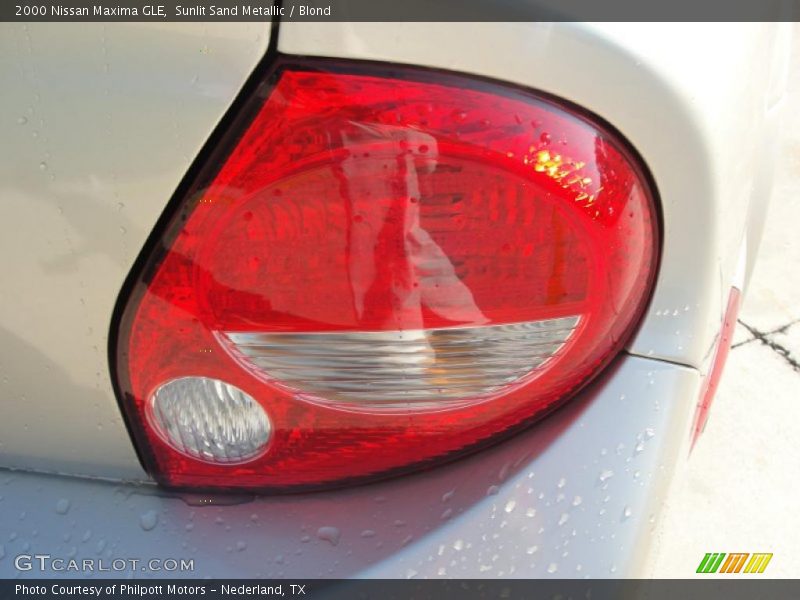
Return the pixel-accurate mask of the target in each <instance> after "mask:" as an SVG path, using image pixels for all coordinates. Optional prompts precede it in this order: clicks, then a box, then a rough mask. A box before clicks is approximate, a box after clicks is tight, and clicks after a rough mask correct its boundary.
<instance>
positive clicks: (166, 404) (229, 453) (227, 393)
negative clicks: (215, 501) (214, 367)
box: [148, 377, 272, 464]
mask: <svg viewBox="0 0 800 600" xmlns="http://www.w3.org/2000/svg"><path fill="white" fill-rule="evenodd" d="M148 417H149V418H150V420H151V422H152V424H153V426H154V427H155V429H156V431H157V432H158V433H159V435H160V436H161V437H162V438H163V439H164V441H165V442H167V443H168V444H169V445H170V446H172V447H173V448H174V449H175V450H177V451H178V452H181V453H182V454H185V455H186V456H190V457H192V458H196V459H198V460H202V461H205V462H208V463H215V464H234V463H241V462H246V461H248V460H251V459H253V458H256V457H257V456H259V455H260V454H262V453H263V451H264V449H265V448H266V445H267V442H268V441H269V437H270V433H271V430H272V427H271V425H270V422H269V418H268V417H267V415H266V413H265V412H264V409H263V408H261V405H259V404H258V402H256V401H255V400H253V398H251V397H250V396H249V395H248V394H246V393H244V392H243V391H242V390H240V389H239V388H237V387H234V386H232V385H230V384H228V383H225V382H224V381H220V380H219V379H209V378H207V377H182V378H180V379H173V380H172V381H169V382H167V383H165V384H163V385H161V386H160V387H159V388H158V389H157V390H156V391H155V393H154V394H153V395H152V397H151V399H150V411H149V414H148Z"/></svg>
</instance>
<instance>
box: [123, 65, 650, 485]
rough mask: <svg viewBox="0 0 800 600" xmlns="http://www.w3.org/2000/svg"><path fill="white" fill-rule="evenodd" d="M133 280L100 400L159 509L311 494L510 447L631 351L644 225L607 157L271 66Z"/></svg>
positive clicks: (383, 78) (371, 79)
mask: <svg viewBox="0 0 800 600" xmlns="http://www.w3.org/2000/svg"><path fill="white" fill-rule="evenodd" d="M159 241H160V248H161V250H160V251H154V252H152V253H151V255H150V256H148V257H146V260H145V261H144V264H143V268H142V270H141V273H140V274H139V278H138V280H137V282H136V284H135V285H134V288H133V292H132V293H131V295H130V298H129V299H128V301H127V304H126V306H125V308H124V312H123V316H122V319H121V324H120V336H119V345H118V348H117V351H118V354H117V369H118V377H119V387H120V391H121V393H122V395H123V402H124V405H125V409H126V411H127V415H128V417H129V419H130V425H131V430H132V431H133V432H134V434H135V435H136V437H137V441H138V444H139V448H140V450H141V452H142V455H143V457H144V460H145V461H146V463H147V466H148V468H149V469H150V470H151V472H152V473H153V474H154V476H155V477H157V479H158V480H159V481H160V482H162V483H164V484H166V485H169V486H177V487H207V488H259V489H286V488H294V487H303V486H304V487H318V486H323V485H326V484H333V483H341V482H344V481H348V480H354V479H363V478H367V477H374V476H378V475H383V474H386V473H389V472H397V471H399V470H405V469H410V468H412V467H416V466H419V465H422V464H428V463H431V462H432V461H436V460H441V459H444V458H446V457H450V456H453V455H455V454H456V453H459V452H463V451H465V450H467V449H470V448H474V447H476V446H477V445H479V444H481V443H484V442H487V441H489V440H491V439H494V438H496V437H498V436H500V435H501V434H504V433H508V432H510V431H513V430H515V429H516V428H518V427H520V426H522V425H524V424H527V423H530V422H531V421H532V420H533V419H535V418H537V417H540V416H541V415H542V414H544V413H545V411H548V410H549V409H551V408H553V407H554V406H555V405H556V404H557V403H559V402H561V401H563V400H564V399H565V398H566V397H568V396H569V395H570V394H572V393H574V392H575V391H576V390H577V389H578V388H579V387H581V386H582V385H583V384H585V383H586V382H587V381H588V380H589V379H590V378H591V377H592V376H593V375H595V374H596V373H597V372H598V371H599V370H600V369H601V368H602V367H603V366H604V365H605V364H606V363H607V362H608V361H609V360H610V359H611V358H612V357H613V356H614V354H615V353H616V352H617V351H618V350H619V348H620V347H621V345H622V344H623V343H624V341H625V338H626V336H627V335H628V334H629V332H630V331H631V329H632V327H634V326H635V324H636V321H637V319H638V316H639V315H640V313H641V310H642V308H643V305H644V303H645V301H646V298H647V295H648V291H649V288H650V286H651V283H652V281H653V278H654V271H655V265H656V258H657V256H656V252H657V243H658V241H657V219H656V210H655V206H654V202H653V198H652V196H651V195H650V192H649V190H648V187H647V184H646V182H645V181H644V179H643V177H642V176H641V172H640V170H639V168H638V166H637V163H636V161H635V160H634V158H633V157H632V156H631V154H630V153H629V152H628V151H627V150H626V148H625V146H624V144H623V143H622V142H621V141H620V140H619V139H617V138H616V137H615V136H614V134H612V133H611V132H609V131H608V130H606V129H605V128H604V127H602V126H601V125H600V124H598V123H594V122H592V121H591V120H589V119H588V118H587V117H585V116H583V115H581V114H579V113H577V112H576V111H574V110H573V109H571V108H569V107H566V106H563V105H562V104H560V103H557V102H556V101H553V100H550V99H547V98H544V97H541V96H538V95H535V94H533V93H531V92H527V91H521V90H518V89H515V88H511V87H507V86H503V85H499V84H496V83H489V82H484V81H474V80H470V79H468V78H464V77H458V76H453V75H445V74H441V73H432V72H428V71H413V70H398V69H393V68H388V67H386V68H384V67H377V66H369V67H367V66H358V65H342V64H337V65H331V64H330V63H325V62H317V63H306V64H304V65H283V66H280V67H276V69H275V71H274V72H273V73H272V74H271V75H270V76H269V77H268V78H267V79H266V80H265V82H264V84H263V85H262V86H261V87H260V88H259V89H258V91H257V92H256V93H254V94H253V96H252V97H251V98H250V99H249V100H247V102H246V103H245V106H244V108H243V109H242V110H241V112H240V114H239V116H238V118H237V119H236V120H235V122H234V125H233V126H232V127H231V129H230V130H229V131H228V132H227V134H226V135H225V137H224V139H223V141H222V143H221V144H220V146H219V148H218V149H217V150H216V152H215V153H213V154H212V157H211V159H209V161H208V162H207V164H206V165H204V166H203V167H202V169H201V172H200V174H199V175H198V177H197V179H196V181H194V182H193V185H192V188H191V191H190V192H189V193H188V194H187V196H186V197H185V198H184V199H183V200H182V203H181V205H180V207H179V209H178V210H177V211H176V212H175V214H174V215H173V216H172V218H171V221H170V222H169V224H168V226H167V227H166V229H165V231H163V232H162V233H161V236H160V240H159Z"/></svg>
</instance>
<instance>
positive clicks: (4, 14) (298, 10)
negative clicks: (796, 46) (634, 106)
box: [0, 0, 800, 22]
mask: <svg viewBox="0 0 800 600" xmlns="http://www.w3.org/2000/svg"><path fill="white" fill-rule="evenodd" d="M275 18H279V19H280V20H281V21H319V22H325V21H330V22H336V21H361V22H403V21H409V22H415V21H416V22H423V21H432V22H482V21H487V22H491V21H493V22H504V21H627V22H631V21H707V22H711V21H800V0H401V1H398V0H321V1H320V0H303V1H294V0H284V1H283V2H279V3H273V2H271V1H270V0H186V1H185V2H184V1H182V0H177V1H175V0H161V1H160V2H159V1H155V2H148V1H146V0H107V1H106V0H94V1H80V0H72V1H71V0H64V1H60V2H59V1H57V0H55V1H51V0H2V2H0V21H20V22H23V21H24V22H35V21H49V22H86V21H105V22H115V21H116V22H124V21H157V22H158V21H202V22H215V21H219V22H223V21H270V20H272V19H275Z"/></svg>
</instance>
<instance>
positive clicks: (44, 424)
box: [0, 23, 269, 480]
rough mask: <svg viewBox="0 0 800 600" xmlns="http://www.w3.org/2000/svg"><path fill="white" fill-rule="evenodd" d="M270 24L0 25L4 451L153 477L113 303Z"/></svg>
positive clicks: (46, 465)
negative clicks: (134, 433)
mask: <svg viewBox="0 0 800 600" xmlns="http://www.w3.org/2000/svg"><path fill="white" fill-rule="evenodd" d="M268 40H269V28H268V26H266V25H265V24H263V23H235V24H221V25H218V26H215V27H213V28H211V27H207V26H206V25H204V24H202V23H200V24H179V23H171V24H168V25H164V26H160V25H158V24H148V25H143V24H138V23H136V24H130V23H124V24H110V23H108V24H103V23H91V24H63V23H39V24H30V25H22V24H10V23H5V24H3V25H1V26H0V82H2V83H0V87H1V88H2V89H3V97H2V105H3V111H2V113H3V124H2V131H3V133H2V136H0V137H2V139H3V143H2V144H0V181H2V184H0V189H2V201H0V249H2V254H3V257H4V258H3V260H2V261H0V280H2V281H3V287H2V290H1V291H0V371H2V373H1V375H2V383H1V384H0V402H2V407H3V418H2V419H0V441H1V442H2V446H0V465H2V466H8V467H24V468H29V469H36V470H43V471H50V472H61V473H70V474H77V475H88V476H93V477H116V478H133V479H141V480H145V479H147V475H146V473H145V472H144V471H143V469H142V467H141V465H140V464H139V460H138V459H137V456H136V453H135V451H134V448H133V446H132V444H131V441H130V437H129V436H128V433H127V431H126V429H125V425H124V423H123V421H122V415H121V414H120V411H119V407H118V406H117V402H116V400H115V398H114V391H113V389H112V386H111V381H110V376H109V367H108V360H107V344H108V328H109V322H110V319H111V314H112V311H113V309H114V304H115V303H116V301H117V296H118V295H119V291H120V288H121V287H122V284H123V281H124V280H125V277H126V276H127V274H128V272H129V271H130V269H131V266H132V264H133V261H134V259H135V258H136V255H137V254H138V253H139V251H140V249H141V248H142V245H143V244H144V241H145V239H146V238H147V236H148V235H149V234H150V232H151V231H152V229H153V225H154V224H155V222H156V220H157V219H158V217H159V215H160V214H161V212H162V211H163V210H164V206H165V205H166V203H167V201H168V200H169V198H170V196H171V195H172V193H173V192H174V190H175V188H176V187H177V186H178V183H179V182H180V181H181V179H182V178H183V176H184V174H185V172H186V169H187V168H188V167H189V164H190V163H191V161H192V160H193V159H194V157H195V155H196V154H197V153H198V152H199V150H200V148H201V147H202V145H203V144H204V143H205V141H206V139H207V138H208V136H209V135H210V133H211V131H212V130H213V128H214V127H215V126H216V124H217V122H218V121H219V120H220V118H221V117H222V115H223V114H224V113H225V111H226V110H227V109H228V107H229V106H230V104H231V102H232V101H233V99H234V98H235V97H236V95H237V94H238V92H239V90H240V89H241V87H242V84H243V83H244V81H245V80H246V78H247V77H248V75H249V74H250V72H251V71H252V69H253V68H254V67H255V65H256V64H257V63H258V61H259V60H260V59H261V58H262V56H263V55H264V53H265V52H266V47H267V43H268Z"/></svg>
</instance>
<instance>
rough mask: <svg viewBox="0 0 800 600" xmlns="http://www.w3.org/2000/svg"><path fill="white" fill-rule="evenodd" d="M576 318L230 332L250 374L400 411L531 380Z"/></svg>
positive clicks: (332, 398) (329, 397)
mask: <svg viewBox="0 0 800 600" xmlns="http://www.w3.org/2000/svg"><path fill="white" fill-rule="evenodd" d="M578 321H579V317H577V316H572V317H563V318H558V319H547V320H541V321H527V322H522V323H514V324H510V325H495V326H484V327H459V328H452V327H451V328H441V329H415V330H408V331H371V332H338V333H225V334H223V335H222V336H220V337H222V339H223V341H224V342H225V343H226V344H227V345H228V347H229V348H230V349H231V350H232V354H233V355H234V356H235V357H236V358H237V360H239V361H240V362H241V363H242V364H243V365H244V366H246V367H248V368H249V370H251V371H253V372H255V373H256V374H260V375H262V376H265V377H267V378H268V379H271V380H273V381H274V382H276V383H278V384H280V385H283V386H286V387H289V388H292V389H294V390H296V391H297V392H300V393H305V394H309V395H310V396H312V399H315V400H317V401H320V402H323V403H332V404H337V405H344V406H346V405H353V406H354V407H357V408H359V409H364V408H371V409H376V410H396V409H398V408H407V407H409V405H413V408H414V409H415V410H419V409H432V410H436V409H441V408H450V407H453V406H463V405H464V404H469V403H474V402H476V401H480V400H482V399H484V398H486V397H487V396H492V395H493V394H496V393H498V392H502V391H504V390H506V388H507V387H508V386H510V385H513V384H515V383H517V382H518V381H520V380H522V379H525V380H526V381H527V380H528V379H529V378H530V376H532V375H534V374H535V373H536V372H537V371H539V370H541V369H542V367H543V365H544V364H545V363H546V362H547V361H548V360H549V359H550V358H552V357H553V356H554V355H555V354H556V353H558V352H559V350H560V349H561V348H562V347H563V346H564V344H565V343H566V342H567V340H569V338H570V336H571V335H572V333H573V331H574V330H575V328H576V327H577V325H578Z"/></svg>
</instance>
